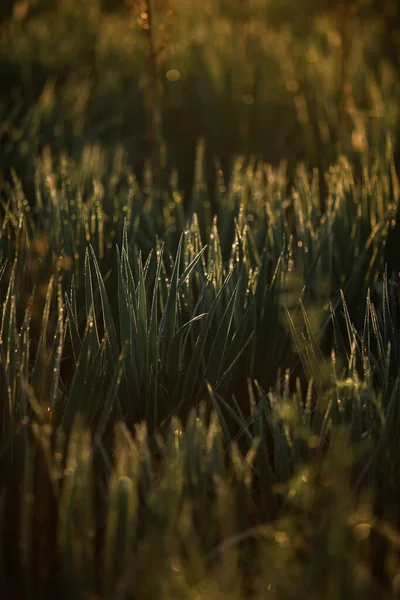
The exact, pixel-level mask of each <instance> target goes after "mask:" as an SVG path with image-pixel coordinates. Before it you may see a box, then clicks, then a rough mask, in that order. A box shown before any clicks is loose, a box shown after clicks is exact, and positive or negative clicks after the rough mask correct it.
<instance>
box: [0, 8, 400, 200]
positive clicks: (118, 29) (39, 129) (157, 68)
mask: <svg viewBox="0 0 400 600" xmlns="http://www.w3.org/2000/svg"><path fill="white" fill-rule="evenodd" d="M398 16H399V15H398V8H397V3H396V2H395V1H394V0H393V1H392V2H390V1H389V2H378V1H376V2H374V0H359V1H357V0H355V1H353V2H348V1H346V0H344V1H339V0H338V1H336V2H316V1H315V0H309V1H307V0H304V2H302V3H299V2H294V1H292V0H286V1H285V2H280V1H278V0H229V1H226V0H204V1H203V2H191V1H189V0H151V1H150V2H149V3H147V2H146V1H145V0H143V1H142V0H137V1H132V0H127V1H126V2H123V1H122V0H120V1H118V2H111V1H108V0H87V1H86V2H81V1H80V0H59V1H58V2H55V3H54V2H49V1H48V0H14V1H13V0H9V1H8V2H5V3H3V4H2V20H1V25H0V27H1V37H0V69H1V74H2V75H1V78H2V92H3V93H2V96H1V105H0V111H1V112H0V121H1V122H2V127H1V154H0V168H1V171H2V173H3V174H4V173H5V172H7V171H8V170H9V169H10V167H11V166H13V167H14V168H16V170H17V171H18V173H19V175H20V176H23V174H25V176H24V177H25V181H26V184H27V185H29V182H31V181H32V168H33V167H32V164H31V161H30V159H29V157H30V156H32V154H36V155H37V154H38V153H40V152H41V151H42V150H43V148H45V147H46V146H48V145H49V146H50V147H53V148H55V149H57V151H60V149H62V150H63V151H65V152H67V153H68V154H69V155H70V156H80V154H81V152H82V149H83V148H84V147H85V146H86V147H87V145H88V144H90V145H92V146H96V144H101V146H102V149H103V151H104V152H105V154H106V155H108V156H109V157H112V156H113V155H114V152H115V149H116V147H122V148H123V150H124V152H125V154H126V156H127V160H128V163H129V164H130V165H131V166H132V167H133V168H134V170H135V173H136V175H137V176H138V178H139V180H140V179H141V176H142V173H143V166H144V163H145V161H146V159H149V158H153V160H157V161H158V162H160V161H161V163H162V164H163V163H164V164H165V167H166V168H167V170H168V172H170V171H171V170H172V169H177V172H178V177H179V187H180V189H181V190H183V191H184V192H185V196H186V198H188V197H189V196H190V193H191V189H192V184H193V177H194V162H195V161H194V158H195V147H196V142H197V140H198V139H199V138H203V139H204V140H205V165H206V173H207V177H206V179H207V181H208V192H209V194H210V196H211V200H212V197H213V193H214V186H215V166H218V167H221V168H222V170H223V172H224V174H225V177H226V178H228V177H229V172H230V169H231V166H232V160H233V157H234V155H235V154H238V153H239V154H245V155H247V156H248V155H250V154H256V155H257V156H259V157H261V158H262V159H263V160H264V161H267V162H269V163H272V164H274V165H276V164H278V163H279V162H280V161H281V160H283V159H284V160H285V161H287V163H288V167H289V173H293V170H294V168H295V166H296V165H297V163H298V162H299V161H300V160H301V161H303V160H304V161H306V163H307V164H308V165H309V166H312V167H317V168H319V169H320V170H321V172H323V171H325V169H326V168H328V167H329V165H330V164H331V163H332V161H333V160H334V159H335V157H336V156H337V154H338V152H344V153H346V154H347V155H348V156H349V157H350V158H351V157H352V156H353V155H357V154H358V153H360V152H362V151H365V150H366V146H367V145H369V146H370V147H371V148H373V149H374V151H375V152H378V153H379V152H381V151H382V150H383V148H384V143H385V136H386V134H387V132H388V131H389V132H391V133H392V134H393V136H392V137H393V139H394V140H396V139H397V138H398V136H399V122H400V120H399V119H398V118H397V112H398V106H399V101H398V100H399V97H400V96H399V77H398V76H399V35H400V26H399V24H398V19H397V20H396V17H398ZM21 140H23V143H22V144H21V143H20V141H21ZM152 148H156V150H155V152H156V153H157V154H158V155H161V156H158V158H157V159H155V157H154V152H153V150H152ZM162 148H163V149H164V153H163V152H162V151H161V149H162ZM163 156H164V158H163ZM321 182H322V183H323V178H321Z"/></svg>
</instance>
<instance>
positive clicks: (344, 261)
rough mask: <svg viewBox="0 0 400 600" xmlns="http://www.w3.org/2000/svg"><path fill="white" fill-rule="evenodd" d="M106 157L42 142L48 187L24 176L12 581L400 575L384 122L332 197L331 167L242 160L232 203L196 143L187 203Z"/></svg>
mask: <svg viewBox="0 0 400 600" xmlns="http://www.w3.org/2000/svg"><path fill="white" fill-rule="evenodd" d="M100 158H101V157H100ZM100 158H99V155H96V156H94V157H93V155H92V158H91V160H90V159H89V158H88V155H87V154H85V155H84V156H83V157H82V161H81V162H80V163H73V162H72V161H67V160H66V159H65V157H64V158H62V157H61V158H60V159H59V160H58V159H56V158H55V157H52V156H51V155H50V154H47V155H45V156H44V157H43V158H42V159H40V160H39V161H38V163H37V167H36V176H35V189H36V202H35V204H34V205H30V204H29V203H28V202H27V200H26V198H25V197H24V194H23V190H22V186H21V184H20V182H19V181H18V179H17V178H16V177H15V178H14V183H13V184H12V185H10V186H9V187H8V188H7V193H8V198H9V201H8V204H7V206H6V207H5V218H4V220H3V222H2V227H1V234H0V257H1V275H2V279H1V289H2V311H1V330H0V334H1V335H0V340H1V346H0V360H1V363H0V365H1V370H0V373H1V379H0V381H1V397H2V405H1V407H2V412H1V430H2V436H1V440H2V441H1V447H0V448H1V454H0V455H1V490H2V494H1V500H2V503H1V519H0V522H1V528H0V529H1V548H2V560H1V565H2V571H1V585H2V589H3V590H4V593H5V594H6V595H5V596H4V597H10V595H12V596H13V597H14V593H16V592H15V590H16V589H17V588H18V593H20V594H21V595H23V596H24V597H26V598H30V597H32V598H43V597H54V596H55V595H59V593H61V591H62V593H63V595H64V597H66V598H77V597H82V598H88V597H97V595H96V594H98V595H99V597H104V598H119V597H121V598H125V597H135V598H136V597H137V598H157V597H167V598H168V597H171V598H176V597H188V598H189V597H190V598H191V597H193V595H194V596H197V595H198V597H203V596H205V595H206V594H207V595H211V597H214V596H213V595H215V597H225V596H226V597H238V598H241V597H246V594H250V595H251V594H253V596H254V597H260V598H265V597H268V596H269V595H271V596H272V594H273V595H274V596H277V597H279V598H292V597H297V595H298V593H299V591H300V592H302V591H304V593H307V594H308V595H309V596H310V597H315V598H320V597H321V595H326V596H327V597H329V598H332V599H333V598H337V597H338V596H339V595H341V594H343V595H344V597H346V598H361V597H371V598H375V597H377V595H376V594H383V591H382V589H381V588H380V587H379V586H380V585H384V583H385V584H386V585H388V586H389V588H390V587H391V585H392V583H393V585H397V583H398V575H397V558H396V557H397V550H398V534H397V518H398V493H399V488H398V485H397V482H396V476H397V469H398V466H397V465H398V451H399V448H398V443H399V442H398V440H399V435H398V434H399V379H398V365H399V359H400V346H399V342H400V340H399V312H398V311H399V305H398V302H399V298H398V287H397V284H396V283H395V281H392V280H391V279H390V280H389V279H388V277H385V276H384V277H383V279H382V278H381V276H382V274H384V264H385V260H386V261H388V259H389V256H388V252H389V251H391V252H393V253H394V257H395V256H396V249H395V247H394V246H393V244H392V245H390V244H389V243H388V240H389V241H390V240H391V239H392V237H391V236H390V233H389V232H390V231H391V230H393V225H394V226H396V225H395V224H396V221H395V218H396V203H395V202H394V200H395V199H396V198H397V193H398V192H397V190H398V180H397V177H396V174H395V171H394V167H393V157H392V154H391V151H390V143H389V142H388V148H387V153H386V155H384V156H383V157H381V158H380V159H375V160H374V161H373V162H372V163H371V164H369V163H368V158H367V157H365V163H364V165H363V169H362V172H361V177H360V179H359V180H357V179H356V176H355V173H353V171H352V168H351V166H350V165H349V163H348V162H347V161H346V160H345V159H344V158H343V157H342V158H341V159H340V160H339V162H338V163H337V164H335V165H333V166H332V167H331V169H330V170H329V172H328V173H327V174H326V182H327V186H328V189H329V196H328V200H327V202H326V207H325V210H324V211H323V212H321V211H320V209H319V208H318V206H319V205H320V198H319V196H318V189H319V186H318V181H317V177H316V173H314V175H313V176H312V177H311V178H310V177H309V176H308V174H307V173H306V172H305V171H304V170H302V169H299V171H298V175H297V179H296V184H295V186H294V187H293V189H292V191H291V194H290V197H288V198H287V200H285V198H286V195H285V194H286V190H287V186H286V180H285V173H284V170H283V169H282V168H281V169H279V170H274V169H272V168H270V167H265V166H264V165H263V164H262V163H257V162H253V163H251V162H250V163H248V164H245V163H244V162H241V161H238V162H237V163H236V164H235V166H234V174H233V177H232V180H231V183H230V185H229V186H228V187H227V188H225V186H224V184H223V183H221V182H220V184H219V187H218V194H219V195H218V203H217V205H218V209H219V212H218V215H216V216H215V217H214V219H212V218H211V213H210V207H209V205H208V204H207V202H205V201H204V194H205V188H206V186H205V182H204V181H203V179H202V177H201V172H202V168H201V167H202V164H201V147H200V146H199V148H198V161H197V172H198V179H197V183H196V187H195V191H194V194H193V207H192V213H191V215H192V216H191V217H190V216H188V214H185V213H184V211H183V206H182V201H181V197H180V194H179V192H178V191H177V190H176V189H175V183H174V181H173V180H172V181H171V182H170V186H169V189H166V190H164V191H163V192H162V193H161V192H160V193H159V194H157V193H156V192H155V191H154V189H153V188H152V187H151V186H150V185H149V186H148V187H147V188H146V186H145V188H144V189H143V190H142V189H140V188H139V187H138V186H137V184H136V183H135V179H134V177H133V175H132V174H131V173H130V172H129V168H128V167H127V166H126V165H125V164H124V162H123V158H122V157H121V156H120V155H118V156H116V159H115V161H114V163H113V165H111V166H110V168H109V170H108V169H107V168H105V169H104V171H103V172H102V171H101V169H100V166H99V165H100V164H103V165H104V162H102V161H101V160H100ZM221 178H222V175H221ZM147 179H149V174H146V180H147ZM161 239H162V241H161ZM150 248H152V249H151V250H150ZM374 294H375V298H376V301H375V303H374V302H373V301H372V300H371V298H372V296H373V295H374ZM331 351H332V352H331ZM377 549H378V550H377ZM221 594H222V596H221ZM380 597H382V596H380Z"/></svg>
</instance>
